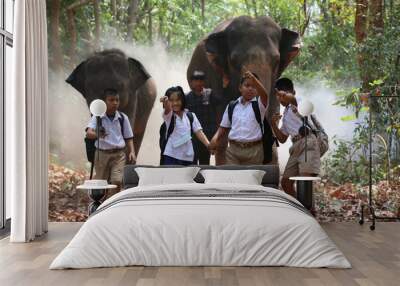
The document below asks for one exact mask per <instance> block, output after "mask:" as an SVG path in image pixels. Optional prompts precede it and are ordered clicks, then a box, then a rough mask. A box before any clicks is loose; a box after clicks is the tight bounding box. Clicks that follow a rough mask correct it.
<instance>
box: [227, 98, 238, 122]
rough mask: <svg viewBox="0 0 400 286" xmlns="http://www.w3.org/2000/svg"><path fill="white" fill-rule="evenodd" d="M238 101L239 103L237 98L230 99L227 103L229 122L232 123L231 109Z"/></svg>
mask: <svg viewBox="0 0 400 286" xmlns="http://www.w3.org/2000/svg"><path fill="white" fill-rule="evenodd" d="M238 103H239V100H238V99H237V100H232V101H230V102H229V104H228V118H229V121H230V122H231V124H232V117H233V110H234V109H235V106H236V105H237V104H238Z"/></svg>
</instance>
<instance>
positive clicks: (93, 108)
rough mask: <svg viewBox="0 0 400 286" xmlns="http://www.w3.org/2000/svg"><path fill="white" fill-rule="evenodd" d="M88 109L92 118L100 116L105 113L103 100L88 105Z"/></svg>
mask: <svg viewBox="0 0 400 286" xmlns="http://www.w3.org/2000/svg"><path fill="white" fill-rule="evenodd" d="M89 109H90V112H91V113H92V114H93V115H94V116H102V115H104V113H106V110H107V106H106V103H105V102H104V101H103V100H101V99H95V100H93V101H92V103H91V104H90V107H89Z"/></svg>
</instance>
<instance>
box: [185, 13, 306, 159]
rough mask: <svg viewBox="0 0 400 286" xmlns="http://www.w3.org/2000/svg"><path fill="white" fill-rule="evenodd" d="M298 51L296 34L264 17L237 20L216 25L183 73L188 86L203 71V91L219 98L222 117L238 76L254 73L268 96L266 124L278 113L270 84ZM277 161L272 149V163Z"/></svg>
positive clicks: (235, 93)
mask: <svg viewBox="0 0 400 286" xmlns="http://www.w3.org/2000/svg"><path fill="white" fill-rule="evenodd" d="M299 50H300V36H299V34H298V33H297V32H294V31H291V30H288V29H285V28H281V27H280V26H279V25H278V24H276V23H275V22H274V21H273V20H272V19H271V18H270V17H268V16H261V17H257V18H253V17H249V16H239V17H236V18H233V19H230V20H226V21H224V22H222V23H220V24H219V25H218V26H217V27H216V28H215V29H214V30H213V31H212V32H211V33H210V34H209V35H208V36H206V37H205V38H204V39H203V40H201V41H200V42H199V43H198V45H197V46H196V48H195V50H194V52H193V54H192V57H191V60H190V63H189V66H188V69H187V77H188V81H189V84H190V80H189V79H190V75H192V74H193V71H195V70H202V71H204V72H205V73H206V75H207V78H206V83H205V84H206V87H209V88H211V89H213V90H214V92H215V93H216V94H218V95H220V97H221V98H222V102H223V104H222V107H221V108H220V113H222V112H223V111H224V110H225V107H226V105H227V104H228V103H229V101H231V100H233V99H236V98H238V97H239V95H240V94H239V83H240V78H241V75H242V74H243V73H244V72H245V71H246V70H249V71H251V72H253V73H256V74H257V75H258V77H259V78H260V80H261V82H262V83H263V85H264V87H265V88H266V90H267V92H268V94H269V95H270V96H269V99H268V110H267V115H266V117H267V120H268V121H269V122H270V121H271V118H272V115H273V114H274V113H275V112H279V102H278V100H277V98H276V97H275V96H273V95H274V83H275V81H276V79H278V78H279V77H280V75H281V74H282V72H283V71H284V70H285V68H286V67H287V66H288V65H289V63H290V62H291V61H292V60H293V59H294V58H295V57H296V56H297V54H298V53H299ZM219 117H221V114H220V116H219ZM218 153H219V152H218ZM216 160H217V164H219V163H218V161H219V162H220V163H223V159H221V160H222V161H221V160H218V158H217V157H216ZM277 161H278V156H277V150H276V147H275V146H274V151H273V160H272V163H277Z"/></svg>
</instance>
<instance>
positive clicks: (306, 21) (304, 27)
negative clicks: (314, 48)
mask: <svg viewBox="0 0 400 286" xmlns="http://www.w3.org/2000/svg"><path fill="white" fill-rule="evenodd" d="M307 11H308V9H307V0H304V2H303V14H304V22H303V24H302V25H301V28H300V36H303V35H304V33H305V32H306V30H307V27H308V24H309V23H310V17H311V13H308V12H307Z"/></svg>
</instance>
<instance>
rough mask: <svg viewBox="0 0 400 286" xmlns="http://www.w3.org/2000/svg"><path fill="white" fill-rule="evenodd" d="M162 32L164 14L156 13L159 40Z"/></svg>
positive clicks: (161, 37)
mask: <svg viewBox="0 0 400 286" xmlns="http://www.w3.org/2000/svg"><path fill="white" fill-rule="evenodd" d="M163 33H164V16H163V15H162V14H161V13H159V15H158V38H159V39H160V40H161V39H163Z"/></svg>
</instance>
